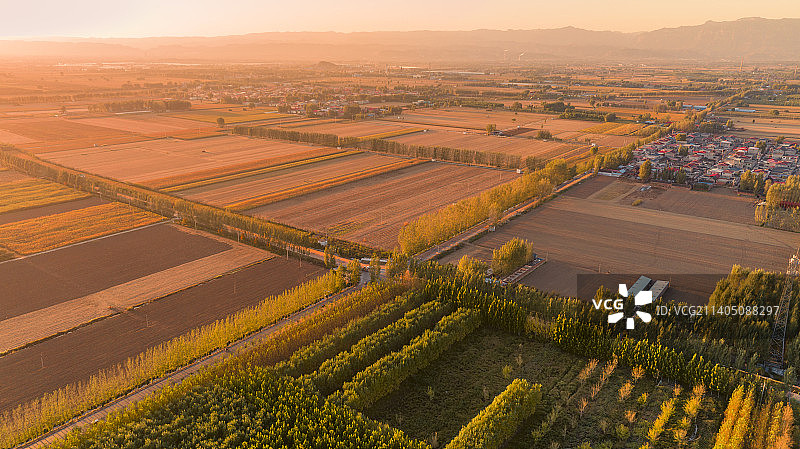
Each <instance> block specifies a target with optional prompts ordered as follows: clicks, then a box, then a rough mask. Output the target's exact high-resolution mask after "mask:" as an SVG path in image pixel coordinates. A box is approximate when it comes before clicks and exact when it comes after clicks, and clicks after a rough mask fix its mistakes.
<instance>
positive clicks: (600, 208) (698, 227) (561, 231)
mask: <svg viewBox="0 0 800 449" xmlns="http://www.w3.org/2000/svg"><path fill="white" fill-rule="evenodd" d="M602 178H603V177H598V178H594V179H592V180H590V181H587V182H586V184H595V185H597V186H598V187H600V186H602V185H605V187H603V189H602V190H599V189H598V191H597V193H596V194H592V195H590V196H588V197H586V198H579V197H570V196H569V195H562V196H561V197H559V198H557V199H555V200H554V201H551V202H548V203H546V204H544V205H543V206H541V207H539V208H537V209H534V210H532V211H530V212H529V213H527V214H526V215H523V216H522V217H519V218H516V219H514V220H512V221H511V222H510V223H508V224H507V225H505V226H503V227H501V228H499V229H498V230H497V231H496V232H494V233H491V234H489V235H487V236H485V237H483V238H481V239H479V240H477V241H475V242H473V243H471V244H469V245H467V246H466V247H464V248H462V249H460V250H459V251H456V252H454V253H452V254H450V255H448V256H446V257H445V259H444V260H445V261H447V262H451V263H455V262H457V261H458V259H459V258H461V256H462V255H464V254H470V255H471V256H473V257H478V258H480V259H483V260H489V259H491V252H492V250H493V249H496V248H499V247H500V246H501V245H502V244H503V243H505V242H506V241H508V240H510V239H511V238H513V237H520V238H525V239H528V240H529V241H531V242H533V244H534V251H535V252H536V253H537V254H540V255H544V256H546V257H547V259H548V262H547V263H546V264H545V265H544V267H542V268H540V269H537V270H536V271H534V272H533V273H532V274H530V275H529V276H527V277H525V278H523V280H522V281H521V282H523V283H525V284H527V285H532V286H536V287H541V288H543V289H547V290H554V291H557V292H559V293H561V294H564V295H575V294H576V293H577V291H576V288H577V287H576V275H577V274H578V273H597V272H598V271H600V272H602V273H672V274H718V275H719V276H720V277H724V276H725V275H727V273H729V272H730V269H731V266H732V265H734V264H738V265H741V266H744V267H759V268H763V269H766V270H775V271H781V270H783V269H785V266H786V261H787V260H788V259H789V257H790V255H791V254H793V253H794V251H795V249H796V248H797V247H798V246H800V235H798V234H794V233H788V232H783V231H776V230H773V229H767V228H761V227H757V226H753V225H747V224H742V223H737V222H735V221H724V217H725V215H719V216H717V217H716V219H715V218H706V217H702V216H695V215H691V214H692V213H693V212H694V210H695V209H697V210H702V209H706V210H708V208H707V207H704V206H703V205H702V204H703V203H705V204H706V205H708V204H710V202H712V201H713V199H709V200H704V201H703V203H701V205H698V206H694V205H693V204H694V203H695V202H696V201H697V200H696V199H695V198H694V195H691V194H693V193H699V192H687V191H681V190H679V189H674V193H671V195H670V196H668V197H666V198H671V197H672V198H673V199H672V200H671V201H670V202H666V201H665V202H664V203H663V204H664V206H663V207H664V208H665V209H667V206H666V205H667V204H672V206H671V207H670V209H672V211H667V210H663V211H662V210H653V209H646V208H641V207H634V206H630V202H625V203H623V204H620V203H619V202H618V200H620V199H621V198H622V197H623V196H624V195H626V194H627V193H628V192H630V191H631V190H632V189H635V185H631V187H630V188H625V189H617V187H618V184H616V183H611V184H608V181H607V180H604V179H602ZM623 187H627V186H623ZM581 188H582V189H583V190H584V191H585V190H588V186H581ZM606 189H609V190H606ZM604 190H605V192H604ZM606 192H613V193H612V194H609V195H604V193H606ZM580 196H584V195H583V194H582V195H580ZM674 196H683V198H682V199H675V198H674ZM712 198H713V197H712ZM682 202H686V203H687V204H689V206H688V207H687V209H686V210H683V211H682V212H676V211H675V210H676V209H679V207H678V206H677V205H678V204H681V203H682ZM738 207H746V205H742V204H739V206H738ZM548 265H556V267H555V268H552V269H546V268H549V267H548ZM559 273H560V274H559ZM554 276H555V277H556V278H557V279H559V280H560V281H561V282H560V283H559V285H553V279H554ZM707 293H709V294H710V293H711V292H710V291H709V292H707ZM706 297H707V296H706Z"/></svg>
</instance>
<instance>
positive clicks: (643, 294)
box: [592, 284, 653, 329]
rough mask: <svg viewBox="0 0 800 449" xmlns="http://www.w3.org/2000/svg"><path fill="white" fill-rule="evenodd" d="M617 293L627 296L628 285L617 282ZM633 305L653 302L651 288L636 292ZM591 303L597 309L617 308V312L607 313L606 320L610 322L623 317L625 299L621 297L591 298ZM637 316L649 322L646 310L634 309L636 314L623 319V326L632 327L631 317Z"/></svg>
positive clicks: (638, 305) (649, 318)
mask: <svg viewBox="0 0 800 449" xmlns="http://www.w3.org/2000/svg"><path fill="white" fill-rule="evenodd" d="M619 294H620V296H622V297H623V298H627V297H628V286H627V285H625V284H619ZM633 301H634V305H635V306H636V307H640V306H644V305H647V304H651V303H652V302H653V292H652V291H651V290H642V291H640V292H639V293H637V294H636V296H634V298H633ZM592 304H594V308H595V309H597V310H599V309H600V307H601V306H602V307H603V308H604V309H605V310H619V312H615V313H612V314H609V315H608V322H609V323H611V324H614V323H617V322H619V320H621V319H622V318H623V317H625V312H623V311H622V310H623V309H624V308H625V301H624V300H623V299H622V298H617V299H593V300H592ZM636 316H638V317H639V318H640V319H641V320H642V321H644V322H645V323H649V322H650V320H651V319H652V317H651V316H650V314H649V313H647V312H642V311H640V310H637V311H636V315H635V316H633V317H628V318H627V319H626V320H625V324H626V325H625V327H626V328H627V329H633V327H634V324H633V321H634V320H633V319H634V318H635V317H636Z"/></svg>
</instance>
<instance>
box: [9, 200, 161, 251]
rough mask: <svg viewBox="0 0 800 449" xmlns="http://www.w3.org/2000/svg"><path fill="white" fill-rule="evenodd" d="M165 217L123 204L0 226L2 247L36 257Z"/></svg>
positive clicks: (103, 205)
mask: <svg viewBox="0 0 800 449" xmlns="http://www.w3.org/2000/svg"><path fill="white" fill-rule="evenodd" d="M163 219H164V217H162V216H160V215H156V214H153V213H150V212H146V211H144V210H141V209H137V208H135V207H131V206H128V205H125V204H121V203H108V204H101V205H98V206H91V207H87V208H83V209H77V210H71V211H68V212H62V213H59V214H54V215H46V216H43V217H37V218H31V219H28V220H22V221H17V222H14V223H7V224H4V225H2V226H0V246H4V247H5V248H7V249H10V250H12V251H14V252H16V253H19V254H33V253H37V252H40V251H47V250H50V249H54V248H58V247H61V246H65V245H69V244H72V243H77V242H81V241H84V240H89V239H92V238H97V237H102V236H105V235H109V234H114V233H117V232H120V231H125V230H128V229H133V228H136V227H139V226H145V225H148V224H152V223H156V222H158V221H161V220H163Z"/></svg>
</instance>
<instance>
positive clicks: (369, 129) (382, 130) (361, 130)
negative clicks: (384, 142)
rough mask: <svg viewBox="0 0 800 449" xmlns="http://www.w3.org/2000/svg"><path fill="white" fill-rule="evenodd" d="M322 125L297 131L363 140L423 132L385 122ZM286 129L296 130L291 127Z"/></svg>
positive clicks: (345, 122) (311, 125)
mask: <svg viewBox="0 0 800 449" xmlns="http://www.w3.org/2000/svg"><path fill="white" fill-rule="evenodd" d="M325 121H326V122H327V123H322V124H313V123H311V124H307V125H306V124H304V125H303V126H302V127H301V128H299V129H297V130H298V131H301V132H312V133H323V134H336V135H337V136H341V137H362V138H383V136H390V135H394V134H400V133H413V132H417V131H420V130H422V128H421V127H414V126H402V125H398V124H394V123H387V122H383V121H364V122H350V121H339V122H330V121H327V120H325ZM286 127H288V128H292V129H296V127H293V126H291V125H287V126H286Z"/></svg>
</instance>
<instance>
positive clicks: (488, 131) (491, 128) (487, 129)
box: [486, 123, 497, 135]
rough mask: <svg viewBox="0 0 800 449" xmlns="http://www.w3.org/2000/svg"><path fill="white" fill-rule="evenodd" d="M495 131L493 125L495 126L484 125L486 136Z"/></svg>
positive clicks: (495, 126) (495, 127) (495, 128)
mask: <svg viewBox="0 0 800 449" xmlns="http://www.w3.org/2000/svg"><path fill="white" fill-rule="evenodd" d="M495 131H497V125H495V124H491V123H490V124H488V125H486V134H487V135H488V134H491V133H493V132H495Z"/></svg>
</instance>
